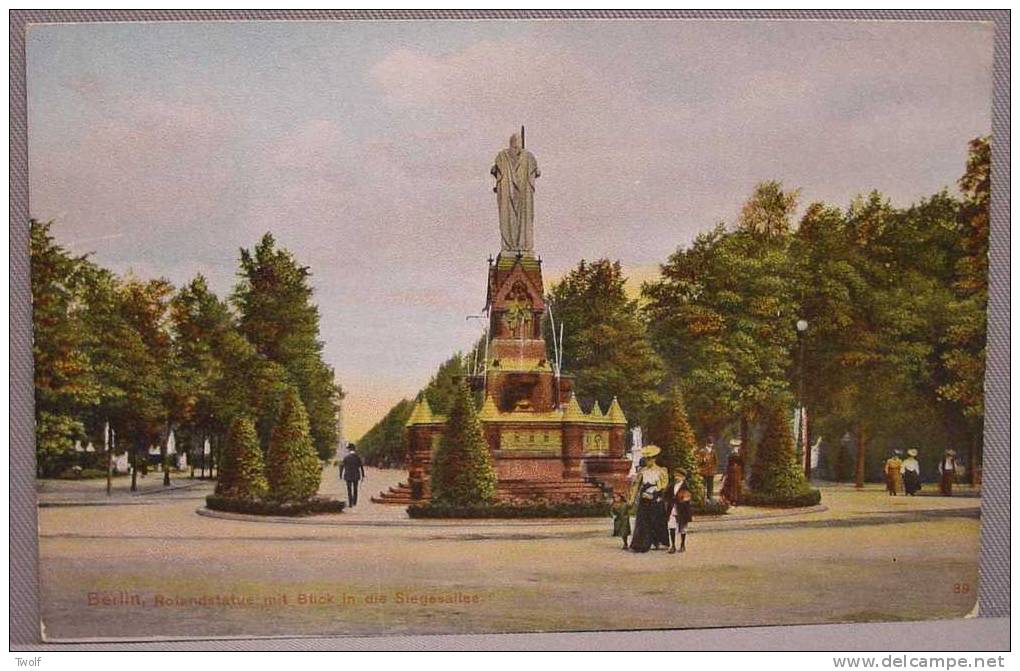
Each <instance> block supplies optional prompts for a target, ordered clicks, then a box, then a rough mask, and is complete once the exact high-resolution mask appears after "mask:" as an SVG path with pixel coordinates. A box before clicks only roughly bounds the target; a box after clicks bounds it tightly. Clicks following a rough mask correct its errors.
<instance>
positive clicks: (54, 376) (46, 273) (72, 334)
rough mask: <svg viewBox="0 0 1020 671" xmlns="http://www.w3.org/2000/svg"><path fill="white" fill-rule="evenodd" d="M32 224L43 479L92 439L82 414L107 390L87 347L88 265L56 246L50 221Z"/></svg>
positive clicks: (37, 404) (38, 430)
mask: <svg viewBox="0 0 1020 671" xmlns="http://www.w3.org/2000/svg"><path fill="white" fill-rule="evenodd" d="M29 226H30V245H31V246H30V250H29V251H30V263H31V283H32V332H33V333H32V335H33V338H32V354H33V356H34V359H35V368H34V382H35V420H36V462H37V465H38V470H39V474H40V475H51V474H53V473H55V472H56V471H57V470H59V468H60V466H61V464H63V463H65V462H66V461H67V459H68V458H69V457H71V456H73V455H74V451H73V449H72V448H73V444H74V442H75V441H76V440H84V439H86V438H87V430H86V425H85V423H84V422H83V416H84V415H85V414H86V413H87V412H88V411H89V410H90V409H91V408H94V407H95V406H97V405H98V404H99V401H100V398H101V394H102V389H101V388H100V384H101V383H100V381H99V379H98V378H97V376H96V372H95V367H94V365H93V362H92V361H91V360H90V359H89V357H88V353H87V351H86V347H85V345H86V343H87V341H88V331H87V328H86V325H85V320H84V314H83V308H84V303H83V300H82V298H83V294H84V286H83V284H84V281H85V276H86V274H87V269H88V262H87V261H86V259H85V257H74V256H71V255H70V254H69V253H68V252H67V251H66V250H65V249H64V248H62V247H61V246H59V245H58V244H56V242H55V240H54V239H53V236H52V235H51V234H50V228H51V223H42V222H39V221H36V220H34V219H33V220H31V221H30V222H29Z"/></svg>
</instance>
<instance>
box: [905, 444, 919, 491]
mask: <svg viewBox="0 0 1020 671" xmlns="http://www.w3.org/2000/svg"><path fill="white" fill-rule="evenodd" d="M900 472H901V473H903V491H905V492H906V493H907V496H913V495H914V493H915V492H917V491H918V490H919V489H921V465H920V464H918V463H917V450H913V449H911V450H907V458H906V459H904V460H903V464H902V465H900Z"/></svg>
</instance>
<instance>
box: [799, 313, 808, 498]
mask: <svg viewBox="0 0 1020 671" xmlns="http://www.w3.org/2000/svg"><path fill="white" fill-rule="evenodd" d="M807 330H808V323H807V320H806V319H798V320H797V341H798V344H799V346H800V356H799V358H798V361H797V445H798V446H799V447H800V449H802V450H804V477H805V478H807V479H808V480H810V479H811V450H810V449H808V446H807V440H805V438H806V436H807V431H806V429H805V427H804V334H805V333H806V332H807Z"/></svg>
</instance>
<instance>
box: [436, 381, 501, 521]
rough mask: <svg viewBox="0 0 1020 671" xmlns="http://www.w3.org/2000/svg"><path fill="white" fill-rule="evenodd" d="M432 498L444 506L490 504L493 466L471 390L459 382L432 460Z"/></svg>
mask: <svg viewBox="0 0 1020 671" xmlns="http://www.w3.org/2000/svg"><path fill="white" fill-rule="evenodd" d="M432 500H433V502H435V503H439V504H446V505H472V504H487V503H493V502H494V501H495V500H496V469H495V467H494V466H493V464H492V455H490V454H489V446H488V443H486V441H485V434H484V433H483V431H482V423H481V421H480V420H479V419H478V410H477V409H476V408H475V402H474V399H473V398H472V396H471V391H470V390H469V389H468V387H467V385H466V384H465V383H463V382H462V383H460V384H458V388H457V391H456V394H455V395H454V397H453V404H452V406H451V407H450V412H449V414H448V415H447V420H446V427H445V428H444V430H443V435H442V438H441V439H440V441H439V447H438V449H437V450H436V454H435V457H434V458H433V460H432Z"/></svg>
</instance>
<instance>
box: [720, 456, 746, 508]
mask: <svg viewBox="0 0 1020 671" xmlns="http://www.w3.org/2000/svg"><path fill="white" fill-rule="evenodd" d="M743 489H744V457H743V455H741V454H740V448H739V447H736V446H735V447H734V448H733V451H732V452H730V458H729V459H728V460H727V461H726V475H725V477H724V478H723V486H722V491H721V492H719V494H720V496H722V498H723V499H725V501H726V502H727V503H728V504H730V505H731V506H735V505H738V504H739V503H740V498H741V496H742V495H743Z"/></svg>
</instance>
